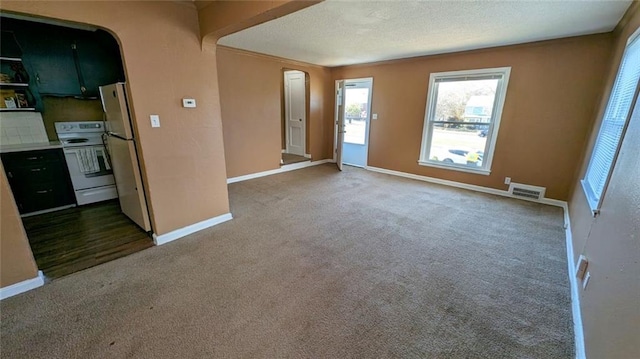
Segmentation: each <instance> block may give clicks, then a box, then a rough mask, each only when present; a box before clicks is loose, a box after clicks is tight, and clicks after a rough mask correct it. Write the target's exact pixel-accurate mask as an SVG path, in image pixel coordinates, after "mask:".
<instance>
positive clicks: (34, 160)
mask: <svg viewBox="0 0 640 359" xmlns="http://www.w3.org/2000/svg"><path fill="white" fill-rule="evenodd" d="M62 156H63V154H62V149H55V150H39V151H26V152H11V153H3V154H2V162H3V163H4V165H5V167H11V168H15V167H28V166H32V165H33V164H40V163H49V162H62V161H63V157H62ZM62 163H63V165H64V162H62Z"/></svg>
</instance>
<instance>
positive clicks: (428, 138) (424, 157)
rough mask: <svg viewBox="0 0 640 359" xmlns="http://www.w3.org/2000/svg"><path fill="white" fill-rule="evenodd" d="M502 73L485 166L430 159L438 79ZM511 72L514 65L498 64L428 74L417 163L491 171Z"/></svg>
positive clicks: (473, 171) (488, 137)
mask: <svg viewBox="0 0 640 359" xmlns="http://www.w3.org/2000/svg"><path fill="white" fill-rule="evenodd" d="M496 75H499V76H502V77H501V78H500V79H499V80H498V86H497V87H496V97H495V99H494V102H493V111H492V113H491V121H490V122H489V129H488V130H487V136H486V138H487V142H486V145H485V148H484V155H483V159H482V167H479V168H472V167H468V166H465V165H459V164H455V163H452V164H445V163H442V162H440V161H435V160H431V159H429V152H430V151H431V143H432V140H433V128H434V124H433V120H431V118H433V115H434V114H435V110H436V100H437V95H438V93H437V90H436V86H435V85H436V80H440V79H447V80H455V79H459V80H465V79H469V80H472V79H473V78H475V77H483V76H496ZM510 75H511V67H510V66H507V67H495V68H486V69H474V70H459V71H447V72H433V73H431V74H430V75H429V87H428V95H427V104H426V107H425V115H424V124H423V128H422V142H421V145H420V157H419V160H418V164H419V165H421V166H428V167H436V168H444V169H448V170H455V171H461V172H470V173H475V174H481V175H487V176H488V175H489V174H491V165H492V164H493V154H494V151H495V145H496V141H497V138H498V130H499V129H500V120H501V118H502V110H503V108H504V102H505V99H506V97H507V88H508V86H509V77H510Z"/></svg>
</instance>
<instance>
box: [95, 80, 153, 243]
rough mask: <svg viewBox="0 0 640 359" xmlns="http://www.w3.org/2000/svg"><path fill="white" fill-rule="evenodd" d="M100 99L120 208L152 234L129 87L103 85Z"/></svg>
mask: <svg viewBox="0 0 640 359" xmlns="http://www.w3.org/2000/svg"><path fill="white" fill-rule="evenodd" d="M100 99H101V100H102V109H103V110H104V113H105V115H106V116H105V130H106V147H107V152H108V154H109V158H110V160H111V168H112V170H113V176H114V178H115V181H116V188H117V190H118V198H119V200H120V208H121V209H122V213H124V214H125V215H126V216H127V217H129V218H130V219H131V220H132V221H134V222H135V223H136V224H137V225H138V226H140V227H141V228H143V229H144V230H145V231H147V232H149V231H150V230H151V225H150V221H149V211H148V210H147V201H146V199H145V196H144V188H143V186H142V175H141V174H140V166H139V163H138V155H137V153H136V141H135V138H134V136H133V128H132V127H131V116H130V115H129V107H128V105H127V96H126V90H125V84H124V83H122V82H118V83H115V84H111V85H105V86H100Z"/></svg>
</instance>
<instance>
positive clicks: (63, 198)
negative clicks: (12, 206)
mask: <svg viewBox="0 0 640 359" xmlns="http://www.w3.org/2000/svg"><path fill="white" fill-rule="evenodd" d="M1 156H2V163H3V165H4V169H5V172H6V173H7V178H8V179H9V185H10V186H11V191H12V192H13V196H14V198H15V200H16V204H17V205H18V210H19V211H20V213H21V214H24V213H31V212H37V211H42V210H46V209H51V208H56V207H62V206H66V205H70V204H74V203H75V197H74V194H73V187H72V185H71V180H70V178H69V172H68V171H67V164H66V162H65V160H64V154H63V152H62V149H52V150H38V151H27V152H12V153H3V154H2V155H1Z"/></svg>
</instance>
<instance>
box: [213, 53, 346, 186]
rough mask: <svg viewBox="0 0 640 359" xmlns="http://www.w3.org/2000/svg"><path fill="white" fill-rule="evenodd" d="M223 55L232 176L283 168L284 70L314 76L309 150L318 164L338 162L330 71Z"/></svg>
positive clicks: (249, 56) (311, 78)
mask: <svg viewBox="0 0 640 359" xmlns="http://www.w3.org/2000/svg"><path fill="white" fill-rule="evenodd" d="M217 53H218V73H219V86H220V101H221V103H222V124H223V128H224V139H225V142H224V145H225V156H226V163H227V176H228V177H236V176H242V175H246V174H251V173H256V172H262V171H267V170H272V169H277V168H279V167H280V158H281V149H282V136H281V118H282V117H281V116H282V97H281V96H282V95H281V94H282V90H281V89H282V85H283V72H282V71H283V69H290V70H300V71H304V72H306V73H307V74H308V75H309V101H308V103H309V114H308V118H307V125H308V133H309V137H308V144H307V146H308V151H310V154H311V157H312V159H313V160H314V161H315V160H320V159H325V158H330V157H332V156H331V151H332V146H333V142H331V140H330V138H331V135H332V133H333V127H332V122H333V111H332V106H333V100H332V93H333V84H332V81H331V72H330V70H329V69H327V68H324V67H320V66H314V65H308V64H303V63H298V62H295V61H289V60H284V59H279V58H275V57H271V56H265V55H259V54H254V53H250V52H246V51H240V50H234V49H230V48H226V47H218V51H217ZM327 139H329V140H327Z"/></svg>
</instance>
